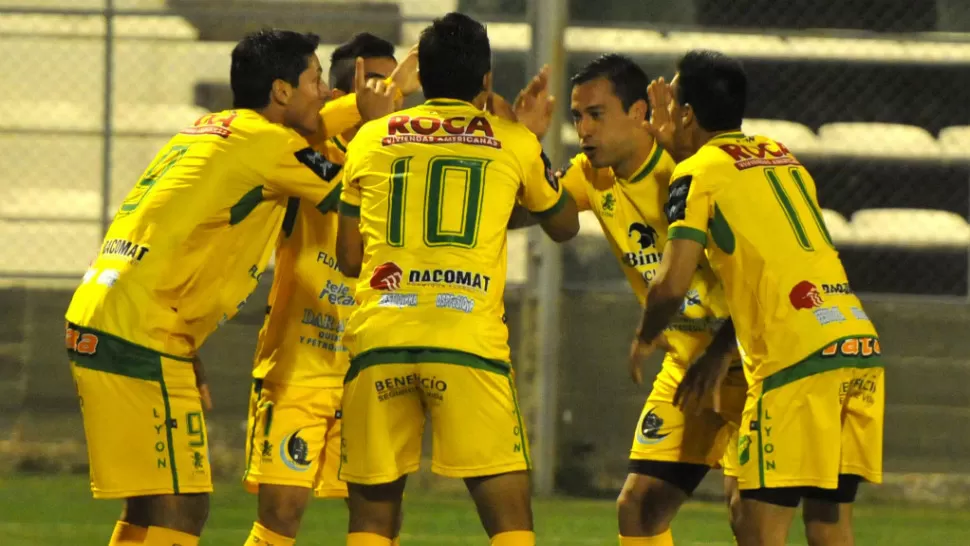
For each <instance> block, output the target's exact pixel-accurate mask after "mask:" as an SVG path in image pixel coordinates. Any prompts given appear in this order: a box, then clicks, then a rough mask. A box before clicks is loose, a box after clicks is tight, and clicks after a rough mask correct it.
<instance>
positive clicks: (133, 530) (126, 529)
mask: <svg viewBox="0 0 970 546" xmlns="http://www.w3.org/2000/svg"><path fill="white" fill-rule="evenodd" d="M147 535H148V528H147V527H139V526H137V525H132V524H130V523H128V522H126V521H118V522H116V523H115V530H114V532H113V533H111V541H110V542H108V546H134V545H135V544H144V542H145V537H146V536H147Z"/></svg>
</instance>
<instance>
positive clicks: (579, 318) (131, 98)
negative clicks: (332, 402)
mask: <svg viewBox="0 0 970 546" xmlns="http://www.w3.org/2000/svg"><path fill="white" fill-rule="evenodd" d="M563 4H568V8H569V9H570V13H571V17H570V27H569V28H568V30H567V32H566V36H565V47H566V50H567V55H566V58H565V62H564V66H562V67H555V68H556V69H559V70H564V71H566V73H567V74H571V73H573V72H575V71H576V70H577V69H578V68H579V67H580V66H581V65H582V64H583V63H585V62H586V61H588V60H590V59H592V58H593V57H595V56H596V55H599V54H601V53H603V52H608V51H617V52H621V53H626V54H628V55H630V56H632V57H633V58H635V59H636V60H637V61H638V62H639V63H640V64H641V65H642V66H643V67H644V68H645V69H646V70H647V72H648V74H650V75H651V76H659V75H666V76H670V75H671V74H672V72H673V67H674V63H675V61H676V59H677V57H678V55H679V54H681V53H682V52H684V51H686V50H687V49H691V48H698V47H703V48H712V49H719V50H722V51H724V52H726V53H729V54H732V55H735V56H737V57H739V58H741V59H742V60H743V61H744V63H745V67H746V69H747V71H748V74H749V77H750V81H751V83H750V89H751V96H750V98H749V112H748V118H749V119H748V120H747V121H746V122H745V130H746V131H749V132H762V133H766V134H768V135H770V136H773V137H775V138H777V139H778V140H781V141H782V142H784V143H785V144H786V145H787V146H788V147H789V148H791V149H792V150H793V151H794V152H795V153H796V154H798V155H799V156H800V157H801V159H802V160H803V162H804V163H805V164H806V165H807V166H808V168H809V170H810V171H811V172H812V173H813V175H814V177H815V178H816V181H817V184H818V188H819V194H820V201H821V204H822V206H823V207H824V208H825V209H826V211H825V215H826V223H827V225H828V229H829V230H830V232H831V233H832V235H833V238H834V239H835V240H836V243H837V245H838V247H839V250H840V252H841V254H842V257H843V259H844V261H845V264H846V268H847V270H848V273H849V278H850V280H851V283H852V285H853V287H854V289H855V290H856V291H857V292H860V293H864V294H865V296H864V299H865V304H866V309H867V312H868V313H869V315H870V316H871V317H872V318H873V319H874V320H875V322H876V324H877V326H878V328H879V329H880V332H881V335H882V337H883V339H884V347H885V349H886V353H887V363H888V366H889V374H888V378H889V379H888V383H889V384H888V408H887V424H886V467H887V470H888V471H890V472H923V473H929V472H952V471H957V470H960V467H959V464H960V463H959V461H960V460H966V459H967V457H968V456H970V440H968V439H967V438H970V411H968V410H967V408H968V407H970V363H968V362H967V361H966V357H967V356H968V355H970V345H968V342H967V336H965V335H963V331H964V330H965V329H966V328H967V327H968V326H970V307H968V306H967V304H966V301H967V297H968V289H967V288H968V287H967V285H968V283H967V279H968V275H970V272H968V264H967V249H968V244H970V225H968V223H967V219H968V215H970V102H968V101H967V97H966V92H965V89H967V88H970V40H967V37H968V36H970V34H967V35H963V34H960V33H961V32H970V5H968V4H966V3H965V2H959V1H957V0H936V1H934V0H878V1H877V0H825V1H823V0H789V1H787V2H775V1H771V0H750V1H747V2H733V1H729V0H693V1H692V2H691V1H684V0H678V1H673V0H671V1H663V2H638V1H634V0H600V1H597V2H587V1H584V0H571V1H568V2H566V1H565V0H564V1H563ZM111 7H112V9H113V11H105V10H106V3H105V2H104V1H103V0H72V1H56V0H0V51H2V54H0V73H2V74H4V77H3V78H2V79H0V143H2V147H0V150H2V152H0V189H2V193H3V199H0V240H2V241H3V247H4V248H3V251H2V253H0V279H2V282H3V285H2V288H0V308H2V309H3V310H4V313H3V319H2V320H3V321H4V323H3V325H4V328H3V329H2V330H0V408H2V411H0V439H3V438H6V440H5V441H3V442H0V446H2V450H0V460H8V461H13V462H14V463H15V464H17V465H21V466H24V465H26V466H30V465H36V464H42V459H38V458H36V457H30V456H28V455H27V454H31V453H33V454H36V453H38V452H39V451H38V448H39V447H43V449H45V450H53V451H54V452H56V453H60V454H62V455H63V456H61V457H57V458H54V459H50V458H48V459H43V460H47V461H48V463H43V464H56V465H61V466H63V465H73V464H75V463H76V464H78V465H83V464H84V452H83V444H82V443H81V442H82V441H83V437H82V434H81V427H80V419H79V414H78V411H77V402H76V398H75V393H74V389H73V385H72V383H71V379H70V374H69V373H68V371H67V366H66V360H65V357H64V354H63V349H62V348H61V345H60V343H59V340H60V339H61V335H62V325H63V322H62V316H63V311H64V309H65V308H66V305H67V302H68V300H69V298H70V294H71V292H72V290H73V288H74V286H75V284H76V282H77V279H78V278H79V277H80V276H81V274H83V272H84V270H85V268H86V265H87V263H88V261H89V260H90V259H91V258H92V257H93V255H94V253H95V252H96V251H97V248H98V246H99V243H100V238H101V233H102V228H103V222H104V221H105V219H107V218H110V216H111V215H112V213H113V211H114V210H115V208H116V207H117V205H118V203H119V202H120V200H121V199H122V198H123V196H124V195H125V194H126V193H127V191H128V189H129V188H130V186H131V185H132V184H133V183H134V182H135V181H136V179H137V177H138V176H139V174H140V173H141V171H142V170H143V169H144V167H145V166H146V165H147V164H148V163H149V161H150V160H151V159H152V157H153V156H154V154H155V152H156V151H157V150H158V149H159V148H160V146H161V145H162V144H163V143H164V142H165V141H166V140H167V138H168V137H169V136H170V135H171V134H173V133H174V132H175V131H177V130H178V129H179V128H180V127H181V126H182V125H184V124H185V123H187V122H191V121H192V120H193V119H195V117H196V116H197V115H199V114H200V113H203V112H207V111H214V110H220V109H222V108H225V107H227V106H228V105H229V98H230V94H229V92H228V76H229V71H228V60H229V52H230V51H231V49H232V46H233V44H234V43H235V41H236V40H238V39H239V38H240V37H241V36H242V35H243V34H244V33H245V32H248V31H251V30H254V29H257V28H260V27H263V26H277V27H287V28H292V29H297V30H307V31H315V32H317V33H319V34H321V35H322V36H323V42H324V45H322V46H321V48H320V52H319V53H320V57H321V61H323V64H324V69H325V70H326V67H327V62H326V61H327V58H328V57H329V54H330V51H331V50H332V49H333V47H334V46H335V45H336V44H338V43H340V42H341V41H342V40H345V39H347V38H349V37H350V36H351V35H353V34H354V33H356V32H359V31H363V30H367V31H370V32H373V33H375V34H378V35H380V36H383V37H385V38H387V39H389V40H391V41H392V42H394V43H396V44H399V46H400V47H399V49H398V52H399V53H403V51H405V50H406V49H405V48H406V46H408V45H409V44H411V43H414V42H415V41H416V38H417V33H418V31H419V30H420V29H421V28H422V27H423V26H424V24H426V21H427V19H428V18H430V17H432V16H436V15H440V14H442V13H445V12H447V11H450V10H454V9H461V10H463V11H466V12H469V13H472V14H475V15H478V16H480V17H481V18H482V19H483V20H487V21H490V25H489V30H490V35H491V37H492V45H493V52H494V53H493V55H494V61H493V67H494V72H495V86H496V89H497V91H499V92H500V93H502V94H503V95H505V96H514V94H515V92H517V90H518V89H519V88H521V87H522V85H524V83H525V82H526V81H527V77H528V71H529V70H531V69H533V68H534V64H535V63H534V62H533V58H534V54H533V44H532V34H531V31H530V26H529V24H528V23H527V21H528V20H529V19H530V17H533V16H535V13H533V12H534V10H530V3H529V2H528V1H527V0H413V1H412V0H400V1H388V0H369V1H367V2H354V1H351V0H347V1H329V2H321V1H310V0H302V1H301V0H263V1H246V2H244V1H241V0H240V1H230V0H226V1H221V0H220V1H215V0H211V1H205V0H168V1H165V0H127V1H121V0H116V1H115V2H114V3H113V5H112V6H111ZM109 22H110V24H109ZM806 29H812V30H806ZM557 95H558V96H559V97H568V96H569V93H568V90H567V89H563V90H561V92H560V93H557ZM560 103H561V106H563V107H564V108H565V107H567V105H568V100H563V99H562V98H561V99H560ZM106 128H107V131H106ZM563 134H564V141H565V144H566V147H567V148H566V149H567V151H568V154H570V155H571V154H573V153H576V152H578V149H577V141H576V138H575V132H574V131H572V130H571V128H569V127H566V128H565V129H564V131H563ZM511 248H512V251H511V252H510V260H511V262H512V263H511V264H510V271H511V275H510V277H511V278H512V281H513V282H512V284H513V285H514V286H513V288H512V289H511V290H510V291H509V294H508V307H509V311H510V312H509V323H510V326H511V328H510V330H511V332H512V341H513V346H514V351H515V356H516V357H517V366H518V368H519V380H520V381H524V382H529V381H531V380H533V379H534V374H533V373H532V372H533V370H532V368H531V366H532V362H531V358H530V355H531V354H532V352H533V351H532V349H534V347H532V346H531V344H530V340H531V336H532V325H531V323H530V322H529V321H528V319H523V318H522V317H529V316H532V315H531V310H529V311H527V312H526V313H522V312H521V309H520V305H519V302H520V301H522V297H521V294H522V292H521V290H519V289H518V288H517V285H518V284H521V283H522V282H523V280H524V276H525V274H524V271H525V265H524V262H525V261H526V257H525V256H524V254H525V251H524V249H523V247H522V245H521V244H514V245H511ZM564 252H565V253H564V267H563V271H564V274H563V277H564V282H565V286H564V290H563V292H562V301H561V309H562V323H561V326H562V347H561V350H560V353H561V355H562V358H561V362H560V367H559V369H560V373H559V385H558V390H559V392H560V393H561V394H560V404H559V430H558V449H557V453H558V461H557V465H558V468H559V476H560V479H559V480H558V484H559V487H560V489H561V490H567V491H577V492H586V493H593V492H597V491H603V490H609V489H613V488H615V487H616V485H617V483H618V480H620V479H622V477H623V475H624V472H625V470H624V468H625V457H626V452H627V450H628V448H629V444H630V439H631V435H632V431H633V426H634V424H635V421H636V418H637V415H638V412H639V409H640V406H641V405H642V403H643V399H644V396H645V393H644V392H643V391H642V390H639V389H636V388H634V387H633V386H631V385H629V384H628V380H627V379H626V375H625V374H626V372H625V364H624V362H625V356H626V350H627V348H628V347H629V341H630V335H631V332H632V329H633V325H634V324H635V321H636V318H637V308H636V304H635V299H634V298H633V297H632V295H631V293H630V290H629V288H628V287H627V286H626V281H625V280H624V278H623V276H622V273H621V271H620V268H619V267H618V266H617V264H616V260H615V259H614V257H613V256H612V254H611V252H610V249H609V247H608V245H607V244H606V242H605V240H604V239H603V238H602V237H601V236H599V235H597V234H596V233H589V234H586V233H584V234H583V236H582V237H581V238H580V239H579V240H578V241H576V242H573V243H570V244H569V245H567V247H566V249H565V251H564ZM269 282H271V280H270V278H269V276H266V277H265V278H264V280H263V286H262V287H261V289H260V291H259V292H257V294H255V295H254V296H253V297H252V298H251V300H250V301H251V303H250V305H249V306H248V307H247V308H246V309H244V310H243V312H242V313H241V315H240V316H239V317H238V318H237V319H235V320H234V321H232V322H231V323H229V324H227V325H226V326H224V327H223V328H222V329H221V330H220V331H219V332H217V333H216V334H215V335H214V336H213V339H212V340H211V341H210V342H209V343H208V344H207V346H206V347H205V349H204V353H203V354H204V356H205V357H206V360H207V362H208V368H209V374H210V379H211V382H212V388H213V392H214V396H215V399H216V409H215V411H214V412H213V413H212V415H211V419H210V421H211V431H210V437H211V441H212V443H213V445H214V446H223V447H224V448H225V450H224V456H223V458H222V459H220V458H219V457H220V455H219V453H220V451H219V450H218V449H215V450H214V453H213V456H214V458H215V459H216V460H215V463H216V466H217V470H218V467H219V466H220V463H221V464H222V468H225V469H227V470H226V472H227V473H228V474H230V475H231V474H232V473H233V472H235V470H236V469H238V463H239V461H241V458H242V451H241V450H242V446H243V445H244V444H243V428H242V423H243V422H244V419H245V411H246V403H247V393H248V386H249V373H250V370H251V361H252V351H253V347H254V345H255V336H256V332H257V330H258V328H259V325H260V323H261V321H262V309H263V304H262V303H260V302H264V301H265V297H266V289H267V288H268V283H269ZM528 392H529V390H528V389H523V393H528ZM525 402H526V407H527V409H529V408H534V405H533V404H532V403H531V402H534V401H529V400H528V399H527V400H526V401H525ZM533 413H534V412H533ZM532 433H533V435H541V434H542V431H539V430H534V431H532ZM7 456H10V457H7ZM50 461H54V462H50ZM964 470H965V469H964Z"/></svg>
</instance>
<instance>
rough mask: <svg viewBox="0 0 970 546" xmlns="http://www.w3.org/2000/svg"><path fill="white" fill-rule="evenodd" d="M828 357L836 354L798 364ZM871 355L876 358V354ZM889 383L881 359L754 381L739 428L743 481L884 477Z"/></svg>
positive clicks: (828, 485) (798, 483)
mask: <svg viewBox="0 0 970 546" xmlns="http://www.w3.org/2000/svg"><path fill="white" fill-rule="evenodd" d="M851 341H852V340H850V343H851ZM826 358H835V357H834V356H832V357H829V356H814V357H812V358H811V359H806V361H805V362H802V363H799V364H798V366H802V365H804V364H805V363H809V364H810V363H811V361H812V360H815V361H818V359H826ZM870 358H872V359H874V360H875V361H876V363H877V364H878V359H879V357H878V355H873V356H872V357H870ZM885 390H886V389H885V376H884V371H883V368H882V367H880V366H878V365H876V366H873V367H862V368H857V367H840V368H836V369H833V370H830V371H825V372H821V373H816V374H813V375H808V376H806V377H802V378H800V379H798V380H797V381H792V382H790V383H787V384H784V385H782V386H780V387H777V388H771V389H768V390H765V383H764V382H759V383H757V384H755V385H753V386H752V387H751V390H750V392H749V396H748V403H747V404H746V405H745V408H744V414H743V416H742V420H741V428H740V429H739V430H740V432H739V439H738V463H739V470H738V487H740V488H741V489H760V488H765V487H769V488H771V487H821V488H823V489H835V488H836V487H837V486H838V481H839V474H855V475H858V476H862V477H863V478H864V479H865V480H867V481H869V482H872V483H881V482H882V445H883V425H884V421H885V403H886V399H885ZM820 439H821V440H820Z"/></svg>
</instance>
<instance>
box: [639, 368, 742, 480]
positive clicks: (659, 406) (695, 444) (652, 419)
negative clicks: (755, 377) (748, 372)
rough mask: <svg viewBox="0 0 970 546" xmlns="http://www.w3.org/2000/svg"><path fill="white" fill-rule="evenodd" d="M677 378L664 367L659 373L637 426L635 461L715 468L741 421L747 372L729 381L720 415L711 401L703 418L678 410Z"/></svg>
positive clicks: (736, 373)
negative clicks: (675, 396) (676, 397)
mask: <svg viewBox="0 0 970 546" xmlns="http://www.w3.org/2000/svg"><path fill="white" fill-rule="evenodd" d="M678 373H680V374H682V372H680V370H671V369H670V368H669V367H668V366H667V365H664V367H663V368H662V369H661V371H660V373H659V374H657V378H656V379H655V380H654V383H653V390H651V391H650V396H649V397H648V398H647V402H646V403H645V404H644V406H643V411H642V412H641V414H640V420H639V421H637V429H636V433H635V434H634V436H633V447H632V448H630V460H632V461H664V462H677V463H691V464H699V465H705V466H710V467H716V466H717V465H718V464H719V463H720V461H721V459H722V457H723V456H724V453H725V450H726V449H727V447H728V444H729V443H730V438H731V436H732V435H733V434H734V432H735V431H736V430H737V428H738V425H739V424H740V422H741V410H742V409H743V408H744V400H745V393H746V391H747V383H746V382H745V379H744V371H743V370H742V369H741V368H736V369H733V370H731V372H730V373H728V376H727V378H725V380H724V383H723V385H722V387H721V412H720V413H717V412H715V411H714V408H713V405H712V402H713V401H710V402H708V403H707V404H706V408H705V409H702V410H701V412H700V413H699V414H693V413H688V414H685V413H684V412H682V411H681V410H680V408H678V407H677V406H675V405H674V393H675V392H676V390H677V385H678V383H679V378H678V377H676V375H678Z"/></svg>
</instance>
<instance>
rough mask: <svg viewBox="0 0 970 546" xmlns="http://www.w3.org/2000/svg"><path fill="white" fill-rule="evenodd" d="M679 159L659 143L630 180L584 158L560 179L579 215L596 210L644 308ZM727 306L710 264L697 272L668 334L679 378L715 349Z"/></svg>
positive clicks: (663, 241) (669, 356) (574, 161)
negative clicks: (675, 158) (669, 186)
mask: <svg viewBox="0 0 970 546" xmlns="http://www.w3.org/2000/svg"><path fill="white" fill-rule="evenodd" d="M674 166H675V164H674V160H673V159H672V158H671V157H670V155H668V154H667V153H666V152H665V151H664V150H663V148H661V147H660V146H658V145H657V144H656V143H654V145H653V148H652V149H651V151H650V155H649V156H648V157H647V159H646V161H644V163H643V165H641V166H640V168H638V169H637V170H636V172H635V173H634V174H633V175H632V176H631V177H630V179H629V180H624V179H622V178H619V177H618V176H616V175H615V174H614V173H613V170H612V169H609V168H605V169H597V168H595V167H593V166H592V165H591V164H590V162H589V159H587V157H586V155H585V154H579V155H577V156H575V157H574V158H573V159H572V161H571V162H570V165H569V167H568V168H567V169H566V171H565V172H564V173H563V174H562V176H561V177H560V182H561V183H562V185H563V187H564V188H565V189H566V190H568V191H569V193H570V194H572V196H573V199H574V200H575V201H576V206H577V208H578V209H579V210H580V211H583V210H592V211H593V213H594V214H595V215H596V218H597V219H598V220H599V222H600V225H601V226H602V227H603V234H604V235H606V239H607V241H609V243H610V247H611V248H612V249H613V253H614V254H615V255H616V258H617V260H618V261H619V262H620V267H621V268H622V269H623V273H624V274H625V275H626V277H627V280H628V281H629V282H630V287H631V288H633V292H634V293H635V294H636V296H637V299H638V300H639V301H640V305H641V306H644V305H646V302H647V290H648V288H649V286H650V282H651V281H653V279H654V278H655V277H656V275H657V270H658V268H659V266H660V259H661V255H662V251H663V248H664V245H665V244H666V243H667V227H668V226H667V216H666V213H665V209H664V205H665V204H666V202H667V193H668V184H669V182H670V175H671V174H672V173H673V171H674ZM728 316H729V313H728V309H727V301H726V300H725V298H724V291H723V289H722V288H721V284H720V282H718V281H717V278H716V277H715V276H714V272H713V271H712V270H711V268H710V266H709V265H708V264H707V263H706V262H705V263H702V264H701V266H700V267H699V268H698V270H697V272H695V273H694V277H693V279H692V280H691V285H690V289H689V290H688V292H687V296H686V297H685V298H684V302H683V304H682V306H681V309H680V312H679V313H678V315H677V317H676V318H675V319H674V320H673V322H672V323H671V324H670V326H668V328H667V330H666V331H665V333H664V335H665V337H666V338H667V341H668V343H670V345H671V348H672V349H673V350H672V351H668V352H667V355H666V357H665V358H664V365H665V366H668V365H669V366H670V367H671V368H672V370H671V371H672V372H675V373H674V379H675V380H676V381H678V382H679V381H680V379H683V373H684V371H685V370H686V369H687V367H688V366H690V364H691V363H692V362H693V361H694V360H696V359H697V358H698V357H700V355H701V354H702V353H703V352H704V350H705V349H706V348H707V346H708V345H710V343H711V340H712V339H713V335H714V334H715V333H716V332H717V329H718V328H719V327H720V325H721V323H723V321H724V319H726V318H728Z"/></svg>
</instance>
